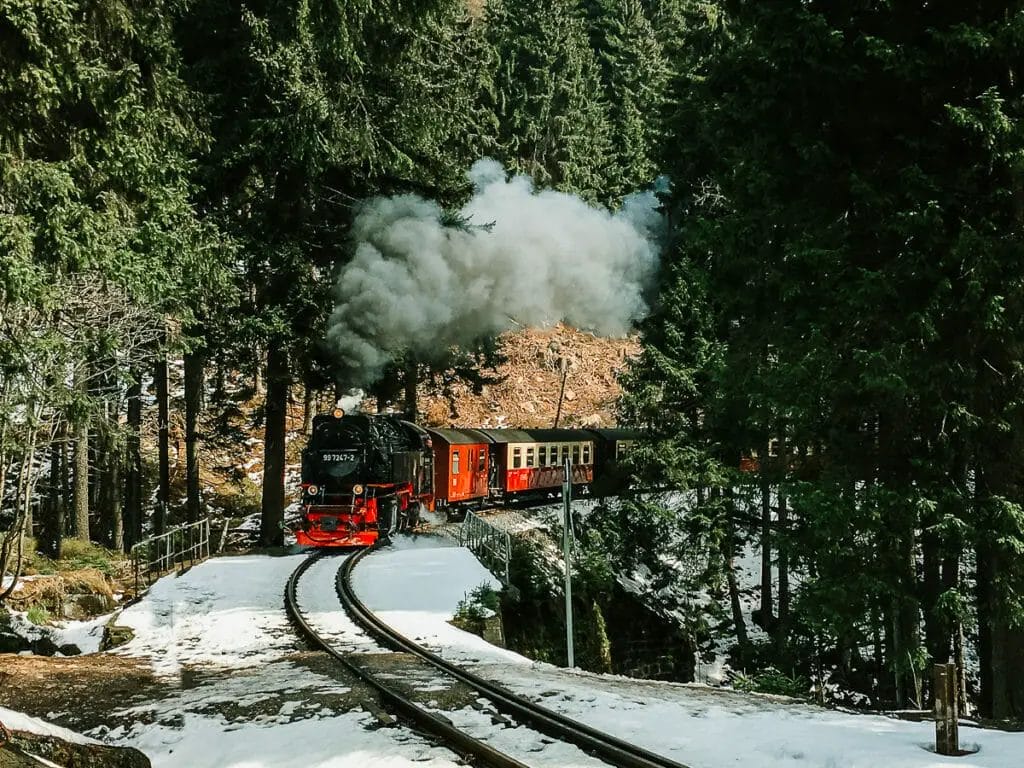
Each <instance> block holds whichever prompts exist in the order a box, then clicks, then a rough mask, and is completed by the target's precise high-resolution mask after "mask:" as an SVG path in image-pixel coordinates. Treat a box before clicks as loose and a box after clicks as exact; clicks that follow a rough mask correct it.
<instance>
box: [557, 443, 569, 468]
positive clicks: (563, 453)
mask: <svg viewBox="0 0 1024 768" xmlns="http://www.w3.org/2000/svg"><path fill="white" fill-rule="evenodd" d="M558 452H559V453H560V454H561V455H560V456H559V458H558V459H556V460H555V463H556V464H558V466H562V465H563V464H565V459H566V457H567V456H568V455H569V454H568V449H567V448H566V447H565V446H564V445H559V446H558Z"/></svg>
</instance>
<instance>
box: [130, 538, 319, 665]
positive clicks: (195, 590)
mask: <svg viewBox="0 0 1024 768" xmlns="http://www.w3.org/2000/svg"><path fill="white" fill-rule="evenodd" d="M302 560H303V556H302V555H290V556H285V557H262V556H257V555H247V556H240V557H217V558H213V559H212V560H208V561H206V562H205V563H201V564H200V565H197V566H195V567H194V568H192V569H191V570H189V571H188V572H187V573H185V574H183V575H181V576H178V577H175V576H173V575H172V576H168V577H165V578H162V579H160V580H159V581H157V582H156V583H155V584H154V585H153V586H152V587H151V588H150V590H149V592H148V594H147V595H146V597H145V599H143V600H142V601H140V602H138V603H136V604H135V605H133V606H131V607H130V608H128V609H126V610H125V611H124V612H123V613H122V614H121V616H120V617H119V618H118V624H120V625H122V626H126V627H130V628H131V629H132V630H133V631H134V633H135V638H134V639H133V640H132V641H131V642H129V643H128V644H127V645H124V646H122V647H121V648H119V649H118V652H119V653H123V654H126V655H129V656H148V657H150V658H151V659H152V660H153V664H154V667H155V669H156V671H157V672H158V673H166V674H175V673H177V672H178V671H180V669H181V667H182V665H183V664H198V663H207V664H213V665H219V666H229V667H246V666H255V665H258V664H262V663H264V662H265V661H269V660H272V659H274V658H278V657H280V656H281V654H282V653H283V652H285V651H288V650H292V649H294V647H295V634H294V632H293V631H292V629H291V626H290V625H289V623H288V617H287V616H286V615H285V612H284V609H283V607H282V606H283V601H284V585H285V582H287V580H288V577H289V576H290V575H291V572H292V571H294V570H295V568H296V567H297V566H298V564H299V563H300V562H302Z"/></svg>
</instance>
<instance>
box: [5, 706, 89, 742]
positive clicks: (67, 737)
mask: <svg viewBox="0 0 1024 768" xmlns="http://www.w3.org/2000/svg"><path fill="white" fill-rule="evenodd" d="M0 723H3V724H4V725H5V726H6V727H7V728H8V729H10V730H12V731H24V732H26V733H34V734H36V735H37V736H53V737H54V738H58V739H63V740H64V741H69V742H71V743H72V744H99V742H98V741H96V740H95V739H90V738H89V737H88V736H83V735H82V734H80V733H75V732H74V731H71V730H68V729H67V728H61V727H60V726H59V725H53V724H52V723H48V722H46V721H45V720H40V719H39V718H36V717H29V716H28V715H23V714H22V713H21V712H15V711H14V710H13V709H7V708H6V707H0Z"/></svg>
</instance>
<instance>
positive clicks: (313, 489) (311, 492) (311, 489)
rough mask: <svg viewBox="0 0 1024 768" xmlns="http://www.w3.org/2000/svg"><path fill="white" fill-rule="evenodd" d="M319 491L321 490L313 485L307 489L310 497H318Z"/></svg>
mask: <svg viewBox="0 0 1024 768" xmlns="http://www.w3.org/2000/svg"><path fill="white" fill-rule="evenodd" d="M319 490H320V489H319V488H317V487H316V486H315V485H311V486H309V487H308V488H306V493H308V494H309V495H310V496H316V494H317V491H319Z"/></svg>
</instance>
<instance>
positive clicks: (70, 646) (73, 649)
mask: <svg viewBox="0 0 1024 768" xmlns="http://www.w3.org/2000/svg"><path fill="white" fill-rule="evenodd" d="M57 650H58V651H60V652H61V653H63V654H64V655H65V656H81V655H82V649H81V648H79V647H78V646H77V645H75V644H74V643H64V645H62V646H60V647H58V648H57Z"/></svg>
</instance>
